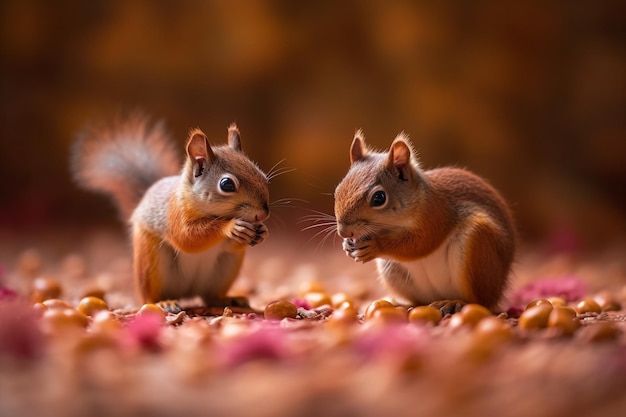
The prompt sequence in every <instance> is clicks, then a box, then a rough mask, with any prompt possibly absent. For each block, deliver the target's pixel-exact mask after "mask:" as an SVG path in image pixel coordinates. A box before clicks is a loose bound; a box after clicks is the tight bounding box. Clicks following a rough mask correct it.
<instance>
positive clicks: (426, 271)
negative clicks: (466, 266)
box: [376, 237, 463, 304]
mask: <svg viewBox="0 0 626 417" xmlns="http://www.w3.org/2000/svg"><path fill="white" fill-rule="evenodd" d="M462 255H463V251H462V241H461V239H459V238H454V237H449V238H448V239H447V240H446V241H444V242H443V244H442V245H441V246H439V247H438V248H437V249H436V250H435V251H434V252H432V253H431V254H429V255H427V256H425V257H424V258H420V259H418V260H415V261H410V262H399V261H395V260H388V259H377V260H376V262H377V266H378V272H379V276H380V279H381V280H382V281H383V282H384V283H385V285H386V286H387V287H388V288H389V290H390V291H392V292H393V293H394V295H397V296H399V297H401V298H403V299H405V300H407V301H410V302H412V303H416V304H428V303H431V302H433V301H438V300H444V299H447V300H451V299H452V300H453V299H463V290H462V286H461V278H462V276H461V275H462V274H461V266H462Z"/></svg>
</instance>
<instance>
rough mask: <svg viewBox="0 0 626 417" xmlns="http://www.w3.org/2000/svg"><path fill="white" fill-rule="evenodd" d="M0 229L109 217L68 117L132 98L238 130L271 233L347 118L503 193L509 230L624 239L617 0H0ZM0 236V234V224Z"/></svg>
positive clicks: (625, 182)
mask: <svg viewBox="0 0 626 417" xmlns="http://www.w3.org/2000/svg"><path fill="white" fill-rule="evenodd" d="M0 21H1V23H0V68H1V69H0V82H1V88H0V90H1V91H0V233H6V232H9V233H36V232H38V231H40V230H42V229H46V228H49V227H59V226H61V227H74V226H79V227H82V226H91V225H99V226H101V225H113V224H116V223H115V222H117V219H116V214H115V211H114V210H113V208H112V206H111V205H110V204H108V202H106V201H105V200H104V199H102V198H101V197H100V196H96V195H92V194H88V193H85V192H84V191H82V190H78V189H77V188H76V187H75V186H74V185H73V184H72V182H71V179H70V175H69V170H68V157H69V148H70V146H71V143H72V142H73V140H74V138H75V135H76V133H77V132H78V131H79V130H80V129H81V127H82V126H83V125H84V124H85V123H87V122H89V121H90V120H93V119H94V118H101V117H103V116H107V115H112V114H115V113H116V112H119V111H124V110H129V109H130V110H132V109H141V110H143V111H145V112H146V113H148V114H150V115H152V116H153V117H154V119H155V120H163V121H164V122H165V123H166V126H167V127H168V130H169V131H170V132H171V134H172V136H173V137H174V138H176V140H178V141H179V142H180V143H181V151H182V144H183V143H184V140H185V136H186V134H187V132H188V130H189V129H190V128H192V127H200V128H202V129H203V130H204V131H205V132H206V133H207V134H208V136H209V137H210V139H211V140H212V141H214V142H216V143H217V142H222V141H224V140H225V138H226V128H227V126H228V125H229V124H230V123H231V122H232V121H236V122H237V123H238V124H239V127H240V130H241V132H242V139H243V144H244V147H245V149H246V152H247V153H248V154H249V155H250V156H251V158H253V159H254V160H256V161H258V163H259V164H260V166H261V167H262V168H264V169H265V170H268V169H269V168H270V167H271V166H273V165H274V164H275V163H277V162H278V161H280V160H282V159H283V158H286V161H285V163H284V166H286V167H293V168H296V169H297V170H296V171H294V172H292V173H289V174H286V175H284V176H283V177H279V178H277V179H276V180H275V181H274V183H273V184H272V188H271V192H272V195H273V198H274V199H279V198H284V197H291V198H294V199H303V200H306V201H307V202H306V203H305V202H301V201H296V202H295V203H294V208H292V209H284V210H277V211H276V212H275V215H276V216H278V217H280V218H281V219H282V223H283V224H282V226H281V227H282V228H283V230H286V231H287V232H293V235H294V236H295V235H297V234H300V233H302V232H300V229H302V227H303V225H302V224H299V223H297V219H298V218H300V217H302V216H305V215H306V214H308V213H309V211H308V210H311V209H314V210H320V211H323V212H327V213H330V212H331V211H332V206H333V200H332V196H331V195H330V194H331V193H332V191H333V189H334V187H335V185H336V184H337V183H338V182H339V180H340V179H341V177H342V176H343V175H344V174H345V172H346V170H347V168H348V147H349V145H350V142H351V140H352V136H353V134H354V131H355V130H356V129H358V128H363V129H364V131H365V134H366V137H367V139H368V141H369V143H370V144H372V145H373V146H375V147H377V148H381V149H382V148H385V147H387V146H388V145H389V143H390V142H391V140H392V139H393V138H394V137H395V135H396V134H397V133H399V132H400V131H405V132H407V133H408V134H409V135H410V137H411V138H412V140H413V141H414V144H415V145H416V147H417V148H419V151H420V157H421V160H422V163H423V165H424V166H425V167H436V166H441V165H447V164H452V165H457V166H465V167H468V168H470V169H471V170H473V171H475V172H477V173H479V174H480V175H483V176H484V177H486V178H488V179H489V180H490V181H491V182H492V183H493V184H494V185H495V186H496V187H497V188H499V189H500V190H501V191H502V192H503V194H504V195H505V196H506V198H507V199H508V200H509V201H510V202H511V204H512V206H513V209H514V211H515V214H516V217H517V220H518V223H519V228H520V232H521V237H522V239H523V240H524V241H527V242H547V243H548V244H549V245H554V246H555V247H561V248H566V249H567V248H571V247H578V246H582V247H589V248H592V247H600V246H604V245H606V244H610V243H614V242H615V241H617V240H623V238H624V237H625V236H626V234H625V230H626V216H625V213H626V117H625V116H626V114H625V110H626V76H625V74H626V49H625V47H624V46H625V45H624V41H625V31H624V28H625V27H626V7H625V6H624V2H622V1H611V0H599V1H594V2H571V1H565V0H563V1H551V2H545V1H540V0H531V1H524V2H502V1H498V0H482V1H476V2H457V1H437V2H429V1H365V2H362V1H356V0H355V1H344V2H332V1H321V2H304V1H278V0H275V1H246V2H243V1H241V2H239V1H228V0H217V1H166V0H164V1H132V2H131V1H77V0H76V1H63V2H54V1H45V0H38V1H37V0H28V1H23V0H3V1H2V2H0ZM2 231H4V232H2Z"/></svg>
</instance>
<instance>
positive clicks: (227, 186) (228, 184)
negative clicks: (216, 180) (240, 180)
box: [220, 177, 237, 193]
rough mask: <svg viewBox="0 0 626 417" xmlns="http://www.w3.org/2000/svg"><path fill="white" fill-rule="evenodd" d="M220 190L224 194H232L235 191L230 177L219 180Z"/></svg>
mask: <svg viewBox="0 0 626 417" xmlns="http://www.w3.org/2000/svg"><path fill="white" fill-rule="evenodd" d="M220 190H222V191H223V192H225V193H234V192H235V191H237V185H236V184H235V181H233V179H232V178H230V177H224V178H222V179H221V180H220Z"/></svg>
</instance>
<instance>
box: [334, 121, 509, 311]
mask: <svg viewBox="0 0 626 417" xmlns="http://www.w3.org/2000/svg"><path fill="white" fill-rule="evenodd" d="M350 162H351V166H350V169H349V170H348V173H347V174H346V176H345V177H344V178H343V180H342V181H341V182H340V184H339V185H338V186H337V188H336V190H335V217H336V219H337V232H338V234H339V236H340V237H342V238H343V244H342V247H343V250H344V251H345V252H346V254H347V255H348V256H349V257H351V258H353V259H354V260H355V261H358V262H368V261H371V260H373V259H375V260H376V264H377V269H378V273H379V277H380V280H381V281H382V282H383V284H384V285H385V286H386V288H387V289H388V290H389V291H390V292H391V293H392V294H393V295H395V296H397V297H400V298H401V299H403V300H405V301H408V302H410V303H412V304H414V305H420V304H431V305H434V306H436V307H438V308H440V309H441V311H442V312H444V313H450V312H455V311H457V310H459V309H460V308H461V307H462V305H463V304H465V303H479V304H482V305H484V306H485V307H487V308H490V309H494V308H495V307H496V306H497V304H498V302H499V301H500V299H501V297H502V295H503V292H504V290H505V288H506V286H507V282H508V276H509V272H510V268H511V263H512V261H513V257H514V252H515V243H516V232H515V227H514V224H513V219H512V215H511V212H510V210H509V208H508V206H507V204H506V202H505V201H504V199H503V198H502V196H501V195H500V194H499V193H498V192H497V191H496V190H495V189H494V188H493V187H492V186H490V185H489V184H488V183H487V182H486V181H485V180H484V179H482V178H480V177H478V176H476V175H475V174H473V173H471V172H469V171H467V170H464V169H459V168H438V169H432V170H424V169H422V168H421V167H420V163H419V161H418V159H417V157H416V154H415V151H414V149H413V147H412V145H411V143H410V142H409V140H408V138H407V137H406V136H405V135H404V134H400V135H398V136H397V137H396V138H395V140H394V141H393V143H392V144H391V147H390V148H389V150H388V151H387V152H384V153H380V152H375V151H373V150H371V149H369V148H368V147H367V146H366V144H365V140H364V137H363V133H362V132H361V131H358V132H357V133H356V135H355V137H354V140H353V142H352V146H351V149H350Z"/></svg>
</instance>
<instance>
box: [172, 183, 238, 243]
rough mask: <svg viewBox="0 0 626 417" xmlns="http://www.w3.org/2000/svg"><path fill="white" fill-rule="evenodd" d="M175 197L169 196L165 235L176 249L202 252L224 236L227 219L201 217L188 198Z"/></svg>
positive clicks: (227, 224) (227, 223)
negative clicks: (179, 198)
mask: <svg viewBox="0 0 626 417" xmlns="http://www.w3.org/2000/svg"><path fill="white" fill-rule="evenodd" d="M177 199H178V198H177V196H176V195H172V196H171V197H170V203H169V210H168V215H167V224H168V225H169V227H168V232H167V235H166V236H165V240H167V241H168V243H169V244H170V245H172V246H173V247H174V248H175V249H176V250H179V251H182V252H202V251H203V250H206V249H208V248H210V247H211V246H213V245H215V244H217V243H218V242H220V241H222V240H224V239H225V238H226V231H227V228H228V226H229V221H227V220H217V219H211V218H207V217H203V216H202V213H200V212H198V211H197V210H196V209H194V208H193V206H192V205H191V204H190V203H189V200H188V199H186V198H184V197H183V198H182V199H181V200H180V201H176V200H177Z"/></svg>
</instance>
